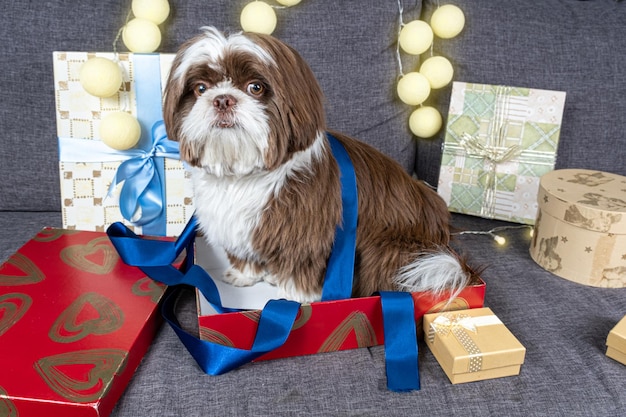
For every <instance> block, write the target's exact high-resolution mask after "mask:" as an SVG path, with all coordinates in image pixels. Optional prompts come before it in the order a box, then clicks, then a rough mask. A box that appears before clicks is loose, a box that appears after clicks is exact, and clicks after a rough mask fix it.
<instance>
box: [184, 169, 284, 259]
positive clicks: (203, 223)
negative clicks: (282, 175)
mask: <svg viewBox="0 0 626 417" xmlns="http://www.w3.org/2000/svg"><path fill="white" fill-rule="evenodd" d="M269 177H270V175H267V174H265V175H259V176H251V177H247V178H244V179H241V178H230V177H215V176H213V175H210V174H206V173H205V172H204V171H203V170H202V169H194V171H193V183H194V198H195V203H194V205H195V207H196V216H197V217H198V222H199V224H200V229H201V230H202V232H203V233H204V235H205V236H206V238H207V240H208V241H209V242H210V243H212V244H214V245H219V246H222V247H223V248H224V249H226V250H227V251H229V252H230V253H232V254H233V255H236V256H238V257H241V258H248V257H252V258H256V254H255V251H254V249H253V247H252V244H251V241H252V234H253V233H254V230H255V229H256V227H257V226H258V224H259V221H260V219H261V214H262V213H263V210H264V209H265V207H266V206H267V203H268V201H269V199H270V197H271V196H272V195H273V194H274V192H276V191H277V186H278V184H277V183H276V181H275V180H274V179H273V178H269Z"/></svg>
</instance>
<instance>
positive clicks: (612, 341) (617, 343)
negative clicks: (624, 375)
mask: <svg viewBox="0 0 626 417" xmlns="http://www.w3.org/2000/svg"><path fill="white" fill-rule="evenodd" d="M606 345H607V346H609V347H611V348H613V349H615V350H617V351H619V352H622V353H623V354H626V316H625V317H624V318H622V319H621V320H620V321H619V322H618V323H617V324H616V325H615V327H613V329H611V331H610V332H609V335H608V337H607V338H606Z"/></svg>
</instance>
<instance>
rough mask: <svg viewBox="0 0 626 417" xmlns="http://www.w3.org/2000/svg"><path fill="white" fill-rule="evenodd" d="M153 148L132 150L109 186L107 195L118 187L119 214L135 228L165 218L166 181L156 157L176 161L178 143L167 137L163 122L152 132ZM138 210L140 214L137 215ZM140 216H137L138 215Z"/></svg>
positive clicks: (158, 123) (160, 121) (157, 124)
mask: <svg viewBox="0 0 626 417" xmlns="http://www.w3.org/2000/svg"><path fill="white" fill-rule="evenodd" d="M151 138H152V147H151V148H150V149H148V150H144V149H131V150H128V151H127V153H128V154H129V156H130V159H127V160H125V161H124V162H122V163H121V164H120V166H119V167H118V169H117V172H116V174H115V177H114V178H113V182H111V186H110V187H109V195H111V194H112V193H113V191H114V190H115V188H116V187H117V186H118V185H119V184H120V183H123V185H122V190H121V191H120V211H121V213H122V216H123V217H124V218H125V219H126V220H128V221H130V222H132V223H133V224H134V225H137V226H143V225H146V224H148V223H152V222H154V221H156V220H157V219H159V218H161V217H163V216H164V201H165V187H164V181H165V178H163V177H162V175H163V174H162V172H161V171H162V170H160V169H159V168H158V166H157V163H162V162H160V161H159V162H157V161H155V159H156V158H173V159H179V150H178V143H177V142H174V141H171V140H169V139H168V138H167V134H166V132H165V125H164V123H163V120H159V121H157V122H156V123H155V124H154V125H153V126H152V129H151ZM139 208H141V213H140V214H139V211H138V210H139ZM138 214H139V217H137V215H138Z"/></svg>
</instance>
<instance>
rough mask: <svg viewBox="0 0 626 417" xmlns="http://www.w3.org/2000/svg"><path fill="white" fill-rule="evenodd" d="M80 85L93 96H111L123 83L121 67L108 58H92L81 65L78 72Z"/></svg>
mask: <svg viewBox="0 0 626 417" xmlns="http://www.w3.org/2000/svg"><path fill="white" fill-rule="evenodd" d="M78 80H79V81H80V85H81V86H82V87H83V88H84V89H85V91H87V92H88V93H89V94H91V95H92V96H96V97H111V96H113V95H115V94H116V93H117V92H118V91H119V89H120V86H121V85H122V71H121V70H120V67H119V66H118V65H117V64H116V63H115V62H113V61H111V60H110V59H107V58H101V57H95V58H90V59H89V60H87V62H85V63H84V64H83V65H82V66H81V67H80V71H79V74H78Z"/></svg>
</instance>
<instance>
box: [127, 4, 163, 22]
mask: <svg viewBox="0 0 626 417" xmlns="http://www.w3.org/2000/svg"><path fill="white" fill-rule="evenodd" d="M130 7H131V9H132V10H133V14H134V15H135V17H138V18H140V19H146V20H149V21H151V22H153V23H155V24H157V25H160V24H161V23H163V22H165V19H167V17H168V16H169V15H170V4H169V3H168V1H167V0H133V2H132V3H131V6H130Z"/></svg>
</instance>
